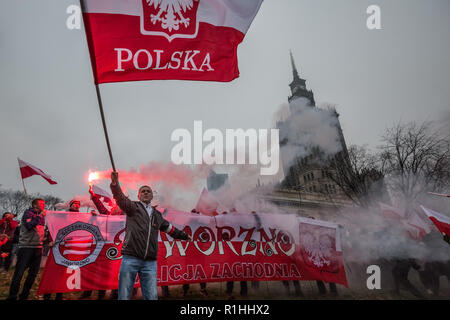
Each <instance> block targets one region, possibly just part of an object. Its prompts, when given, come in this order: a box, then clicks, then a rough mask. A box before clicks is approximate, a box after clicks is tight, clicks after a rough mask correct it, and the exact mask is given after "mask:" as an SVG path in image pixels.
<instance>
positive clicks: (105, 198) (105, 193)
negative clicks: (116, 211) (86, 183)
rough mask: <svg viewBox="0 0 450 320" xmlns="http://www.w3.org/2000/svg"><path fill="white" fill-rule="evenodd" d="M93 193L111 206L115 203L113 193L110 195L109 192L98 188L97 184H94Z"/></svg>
mask: <svg viewBox="0 0 450 320" xmlns="http://www.w3.org/2000/svg"><path fill="white" fill-rule="evenodd" d="M91 186H92V191H93V192H94V193H95V194H96V195H98V196H100V197H101V198H103V201H105V202H107V203H108V204H109V205H112V203H113V196H112V194H111V193H109V192H108V191H106V190H104V189H102V188H100V187H98V186H96V185H95V184H92V185H91Z"/></svg>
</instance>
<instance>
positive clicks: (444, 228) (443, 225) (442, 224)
mask: <svg viewBox="0 0 450 320" xmlns="http://www.w3.org/2000/svg"><path fill="white" fill-rule="evenodd" d="M420 207H421V208H422V210H423V211H424V212H425V214H426V215H427V216H428V218H430V220H431V221H433V223H434V224H435V225H436V227H437V228H438V229H439V231H440V232H441V233H444V234H446V235H447V236H450V217H447V216H445V215H443V214H442V213H438V212H436V211H433V210H431V209H428V208H425V207H424V206H420Z"/></svg>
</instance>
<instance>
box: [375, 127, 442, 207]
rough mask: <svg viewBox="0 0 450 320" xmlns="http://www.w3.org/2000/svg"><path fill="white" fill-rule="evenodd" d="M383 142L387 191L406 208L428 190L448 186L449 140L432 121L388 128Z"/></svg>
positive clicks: (383, 165)
mask: <svg viewBox="0 0 450 320" xmlns="http://www.w3.org/2000/svg"><path fill="white" fill-rule="evenodd" d="M382 141H383V143H384V144H383V145H382V146H381V147H380V148H381V150H382V153H381V161H382V168H383V170H384V171H385V172H386V175H387V182H388V186H389V189H390V192H391V193H392V194H393V195H395V196H396V197H398V198H399V199H401V200H403V201H404V202H405V204H406V205H407V206H412V205H414V202H415V201H416V200H417V198H418V197H419V196H421V195H423V194H425V193H426V192H427V191H442V190H443V189H445V188H448V187H449V186H450V139H449V136H448V135H445V134H443V131H441V130H438V129H434V124H433V123H432V122H423V123H419V124H418V123H415V122H410V123H407V124H402V123H399V124H397V125H395V126H393V127H392V128H389V129H387V131H386V133H385V134H384V136H383V137H382ZM408 211H409V210H408Z"/></svg>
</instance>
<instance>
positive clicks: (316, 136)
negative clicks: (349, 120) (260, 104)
mask: <svg viewBox="0 0 450 320" xmlns="http://www.w3.org/2000/svg"><path fill="white" fill-rule="evenodd" d="M289 107H290V110H291V114H290V117H289V118H288V120H287V121H284V122H283V123H282V128H280V141H281V142H283V141H285V140H287V144H285V145H283V146H282V147H281V154H282V157H283V163H284V164H285V165H286V164H287V166H289V165H290V164H292V163H293V161H294V160H295V159H297V158H303V157H306V156H308V155H310V154H311V153H312V152H313V149H314V148H318V149H319V150H320V151H321V152H322V153H323V156H324V157H325V158H326V157H327V156H331V155H334V154H336V153H338V152H339V151H341V150H342V146H341V143H340V138H339V132H338V125H339V122H338V121H339V120H338V118H337V116H336V115H335V112H334V110H333V109H329V110H327V109H321V108H317V107H311V106H310V105H309V100H308V99H306V98H297V99H295V100H293V101H291V102H290V105H289ZM284 113H285V106H282V107H281V109H280V110H279V111H278V112H277V114H279V115H283V116H284Z"/></svg>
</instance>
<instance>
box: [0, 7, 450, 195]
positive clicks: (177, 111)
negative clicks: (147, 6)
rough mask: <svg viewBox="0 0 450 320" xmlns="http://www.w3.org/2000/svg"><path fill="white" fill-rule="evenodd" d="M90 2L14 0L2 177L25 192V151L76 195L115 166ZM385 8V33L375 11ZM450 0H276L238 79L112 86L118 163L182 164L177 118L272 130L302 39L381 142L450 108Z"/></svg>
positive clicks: (364, 133)
mask: <svg viewBox="0 0 450 320" xmlns="http://www.w3.org/2000/svg"><path fill="white" fill-rule="evenodd" d="M71 4H78V1H76V0H39V1H30V0H1V1H0V49H1V50H0V107H1V116H0V136H1V140H0V150H1V152H0V163H1V166H0V184H1V187H2V188H12V189H17V190H21V189H22V183H21V180H20V173H19V168H18V163H17V159H16V158H17V157H20V158H21V159H23V160H25V161H27V162H30V163H32V164H34V165H36V166H38V167H39V168H41V169H43V170H44V171H46V172H47V173H49V174H50V175H52V176H53V177H54V179H55V180H57V181H58V184H57V185H54V186H50V185H49V184H48V183H47V182H46V181H45V180H43V179H41V178H40V177H37V176H35V177H31V178H29V179H26V180H25V183H26V186H27V189H28V191H29V192H30V193H34V192H40V193H43V194H53V195H55V196H59V197H61V198H63V199H64V200H67V199H68V198H70V197H72V196H73V195H76V194H83V193H86V192H87V188H88V187H87V182H86V174H87V172H88V170H89V169H91V170H106V169H109V168H110V162H109V158H108V153H107V148H106V144H105V139H104V136H103V130H102V126H101V121H100V114H99V110H98V106H97V100H96V95H95V89H94V85H93V77H92V72H91V64H90V61H89V55H88V50H87V45H86V39H85V34H84V30H68V29H67V28H66V19H67V17H68V15H67V14H66V9H67V7H68V6H69V5H71ZM371 4H377V5H379V6H380V8H381V24H382V30H372V31H371V30H368V29H367V27H366V19H367V17H368V15H367V14H366V9H367V7H368V6H369V5H371ZM449 39H450V1H448V0H433V1H429V0H420V1H419V0H397V1H384V0H372V1H365V0H341V1H335V0H314V1H312V0H282V1H280V0H265V1H264V2H263V4H262V6H261V9H260V11H259V13H258V15H257V16H256V18H255V20H254V22H253V24H252V25H251V27H250V30H249V31H248V33H247V35H246V37H245V39H244V41H243V43H242V44H241V45H240V47H239V49H238V55H239V68H240V73H241V75H240V78H238V79H236V80H234V81H233V82H231V83H214V82H189V81H145V82H134V83H117V84H105V85H102V86H101V90H102V96H103V101H104V107H105V113H106V118H107V123H108V129H109V133H110V140H111V145H112V149H113V154H114V157H115V163H116V167H117V168H118V169H127V170H128V169H130V168H132V167H134V168H137V167H139V165H140V164H147V163H149V162H150V161H162V162H169V161H170V151H171V148H172V147H173V146H174V143H173V142H171V141H170V135H171V133H172V131H173V130H174V129H176V128H187V129H189V130H192V129H193V122H194V120H203V125H204V127H205V128H218V129H221V130H225V129H226V128H244V129H246V128H255V129H264V128H270V127H271V126H272V125H273V114H274V113H275V112H276V111H277V110H278V108H279V107H280V105H282V104H283V103H285V102H286V101H287V97H288V95H289V94H290V92H289V87H288V84H289V83H290V82H291V81H292V70H291V66H290V60H289V50H290V49H292V51H293V53H294V58H295V61H296V64H297V68H298V70H299V73H300V76H301V77H302V78H305V79H306V80H307V87H308V88H309V89H312V90H313V91H314V95H315V99H316V102H317V104H318V105H320V104H322V103H332V104H336V106H337V110H338V112H339V113H340V120H341V124H342V128H343V131H344V135H345V138H346V141H347V144H348V145H350V144H368V145H369V146H371V147H376V146H377V144H378V142H379V137H380V135H381V134H382V132H383V131H384V129H385V128H386V127H387V126H390V125H392V124H393V123H394V122H396V121H399V120H403V121H410V120H417V121H422V120H424V119H429V120H435V119H439V118H440V117H442V116H443V115H444V114H445V112H446V111H448V110H450V103H449V101H450V90H449V83H450V81H449V80H450V62H449V57H450V41H449Z"/></svg>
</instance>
